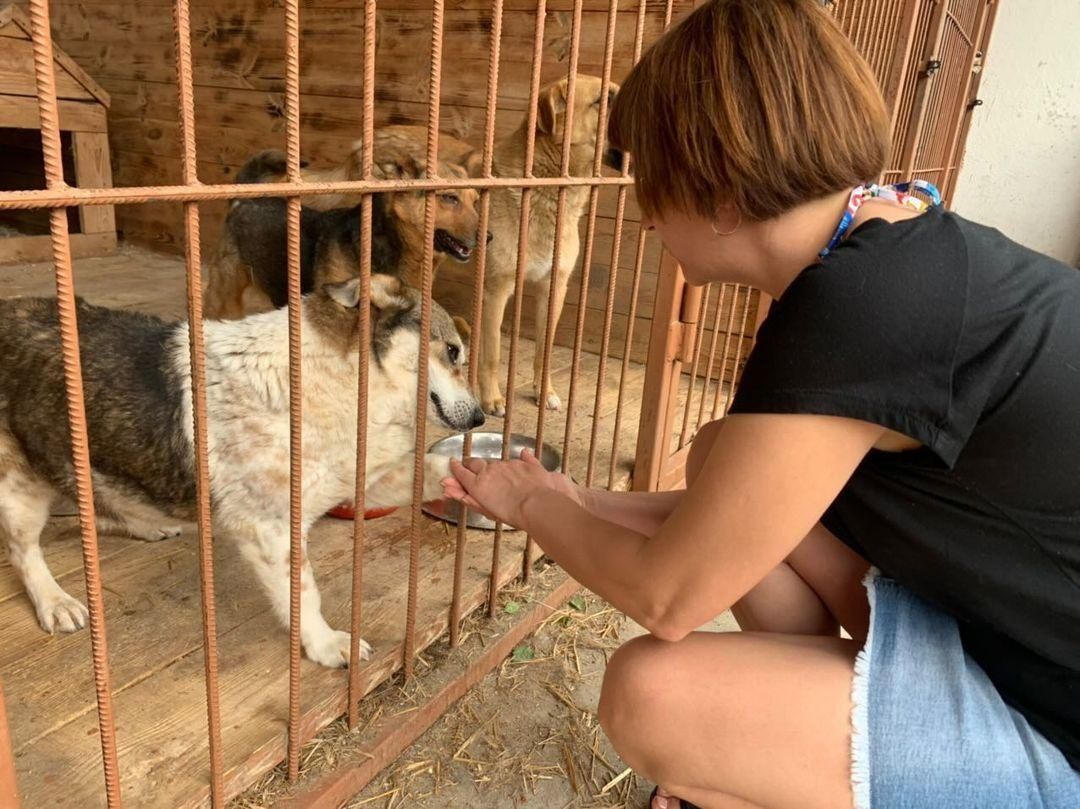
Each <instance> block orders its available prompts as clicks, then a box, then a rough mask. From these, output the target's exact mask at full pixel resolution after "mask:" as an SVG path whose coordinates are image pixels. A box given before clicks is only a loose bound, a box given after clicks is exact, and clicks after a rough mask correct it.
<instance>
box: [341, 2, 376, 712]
mask: <svg viewBox="0 0 1080 809" xmlns="http://www.w3.org/2000/svg"><path fill="white" fill-rule="evenodd" d="M375 2H376V0H366V2H365V3H364V111H363V115H364V131H363V138H364V145H363V147H362V148H361V150H360V174H361V176H362V177H363V178H364V179H365V180H368V179H370V178H371V172H372V167H373V164H374V162H375V161H374V151H375V143H374V141H375V31H376V16H375V10H376V5H375ZM371 205H372V199H371V195H370V194H365V195H364V197H363V199H362V200H361V202H360V299H359V301H358V302H357V331H358V332H359V336H360V347H359V350H360V358H359V363H358V371H359V373H358V375H357V380H356V388H357V390H356V486H355V490H354V493H353V509H354V513H353V568H352V587H351V608H352V609H351V613H350V616H349V631H350V636H349V639H350V644H349V686H348V691H349V693H348V702H349V705H348V711H347V715H348V723H349V729H350V730H355V729H356V727H357V724H358V723H359V721H360V699H361V697H362V696H363V695H362V694H361V693H360V625H361V617H362V606H363V592H362V586H363V580H364V540H365V525H364V503H365V499H366V498H365V496H364V495H365V491H364V490H365V489H366V484H367V427H368V418H367V412H368V369H369V367H370V366H369V364H368V363H369V361H370V356H371V238H372V233H371V223H372V214H371Z"/></svg>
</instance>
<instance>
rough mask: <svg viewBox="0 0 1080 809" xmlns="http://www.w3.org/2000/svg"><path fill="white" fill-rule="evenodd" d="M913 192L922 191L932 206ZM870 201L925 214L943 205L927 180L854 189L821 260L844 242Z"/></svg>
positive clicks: (819, 254)
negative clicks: (887, 203)
mask: <svg viewBox="0 0 1080 809" xmlns="http://www.w3.org/2000/svg"><path fill="white" fill-rule="evenodd" d="M912 190H915V191H921V192H922V193H923V194H925V195H926V196H928V197H930V205H927V204H926V203H925V202H923V201H922V200H921V199H919V198H918V197H916V196H915V195H914V194H913V193H912ZM868 199H884V200H888V201H889V202H895V203H897V204H898V205H903V206H904V207H905V208H910V209H911V210H913V211H917V212H919V213H923V212H924V211H926V210H927V209H928V208H930V207H931V206H934V207H936V206H938V205H940V204H941V193H940V192H939V191H938V190H937V187H936V186H935V185H934V184H933V183H928V182H927V181H926V180H912V181H910V182H906V183H896V184H895V185H878V184H877V183H871V184H870V185H860V186H857V187H856V188H854V189H852V191H851V196H850V197H848V204H847V208H845V209H844V215H843V216H841V217H840V224H838V225H837V226H836V232H835V233H833V237H832V238H831V239H829V243H828V244H827V245H825V247H824V248H823V249H822V251H821V252H820V253H818V257H819V258H825V256H827V255H829V253H831V252H832V251H833V250H835V249H836V248H837V246H838V245H839V244H840V242H842V241H843V240H844V236H845V235H846V234H847V232H848V230H849V229H850V228H851V223H852V222H853V221H855V214H856V213H858V211H859V208H861V207H862V204H863V203H864V202H865V201H866V200H868Z"/></svg>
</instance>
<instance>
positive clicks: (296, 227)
mask: <svg viewBox="0 0 1080 809" xmlns="http://www.w3.org/2000/svg"><path fill="white" fill-rule="evenodd" d="M285 165H286V179H287V180H288V181H289V182H292V183H298V182H300V3H299V0H286V1H285ZM286 215H287V220H286V221H287V231H286V232H287V237H286V240H287V249H288V278H289V742H288V750H287V758H288V774H289V780H290V781H295V780H296V779H297V778H298V777H299V775H300V746H301V745H302V744H303V739H301V738H300V622H301V620H302V616H301V614H300V598H301V571H302V568H303V564H304V532H303V528H304V527H303V507H304V499H303V482H302V475H303V436H302V429H303V418H304V417H303V406H302V401H303V380H302V373H301V361H302V357H303V344H302V342H301V331H300V329H301V323H302V321H303V314H302V312H301V298H300V293H301V289H300V197H298V196H289V197H288V199H287V201H286Z"/></svg>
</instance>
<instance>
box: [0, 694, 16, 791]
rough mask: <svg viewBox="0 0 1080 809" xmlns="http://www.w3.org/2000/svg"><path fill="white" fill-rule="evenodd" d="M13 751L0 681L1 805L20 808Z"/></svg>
mask: <svg viewBox="0 0 1080 809" xmlns="http://www.w3.org/2000/svg"><path fill="white" fill-rule="evenodd" d="M12 751H13V745H12V744H11V732H10V731H9V730H8V721H7V708H6V707H5V706H4V685H3V683H0V806H3V807H6V809H19V789H18V786H19V784H18V782H17V781H16V780H15V756H14V753H13V752H12Z"/></svg>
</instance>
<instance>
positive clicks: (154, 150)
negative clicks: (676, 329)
mask: <svg viewBox="0 0 1080 809" xmlns="http://www.w3.org/2000/svg"><path fill="white" fill-rule="evenodd" d="M20 2H22V0H20ZM645 2H646V3H647V6H646V15H647V18H646V26H645V42H646V45H647V44H648V43H649V42H651V41H652V40H654V39H655V38H656V37H657V36H658V34H659V33H660V31H661V29H662V26H663V18H664V3H663V2H660V1H659V0H645ZM50 5H51V9H52V12H51V13H52V24H53V31H54V36H55V37H56V40H57V42H58V43H59V44H60V45H61V46H62V47H63V48H64V49H65V50H66V51H67V52H68V53H69V54H70V55H71V56H72V57H73V58H74V59H75V60H76V61H77V62H78V63H79V64H80V65H81V66H82V67H83V68H85V69H86V70H87V71H88V72H89V73H90V74H91V75H92V76H93V77H94V79H95V80H97V81H98V82H99V83H100V84H101V85H102V86H103V87H104V88H105V89H106V90H107V91H108V92H109V93H110V94H111V95H112V100H113V103H112V108H111V110H110V111H109V133H110V139H111V145H112V160H113V177H114V182H115V184H116V185H118V186H125V185H126V186H130V185H154V184H164V183H178V182H180V159H179V155H180V152H181V144H180V131H179V125H178V112H177V91H176V69H175V55H174V34H173V20H172V3H171V2H170V0H110V1H108V2H106V1H104V0H52V2H51V4H50ZM607 7H608V2H607V0H585V2H584V13H583V18H582V29H581V49H580V67H579V69H580V70H581V72H586V73H595V74H599V73H600V71H601V66H602V58H603V46H604V36H605V28H606V24H607ZM689 7H690V2H689V0H677V2H675V4H674V9H675V13H676V15H679V14H680V13H682V12H684V11H685V10H686V9H688V8H689ZM572 8H573V3H572V0H549V2H548V3H547V9H548V11H547V16H546V19H545V37H544V48H543V63H542V80H543V81H544V82H547V81H551V80H554V79H556V78H559V77H560V76H563V75H565V74H566V70H567V65H568V57H569V50H570V24H571V11H572ZM504 9H505V11H504V21H503V37H502V58H501V64H500V78H499V95H498V116H497V121H496V128H497V135H499V134H503V133H506V132H508V131H512V130H513V129H514V128H515V127H516V126H517V125H518V123H519V122H520V120H521V118H522V116H523V115H524V113H525V107H526V104H527V102H528V94H529V92H528V91H529V79H530V71H531V70H532V37H533V30H534V26H535V2H534V0H505V2H504ZM637 11H638V3H637V0H621V2H620V3H619V12H618V18H617V23H616V46H615V52H614V53H615V59H614V68H613V78H614V79H615V80H616V81H617V80H619V79H621V77H622V76H624V75H625V74H626V72H627V71H628V70H629V68H630V66H631V60H632V55H633V38H634V29H635V25H636V17H637ZM191 17H192V19H191V29H192V34H193V40H194V41H193V50H194V54H193V55H194V65H195V85H196V87H195V114H196V132H197V136H198V156H199V162H198V167H199V177H200V179H201V180H202V181H203V182H222V181H228V180H229V179H230V178H231V177H232V176H233V174H234V173H235V171H236V170H237V168H238V167H239V166H240V165H241V164H242V163H243V162H244V161H245V160H246V159H247V157H249V156H250V155H251V154H252V153H253V152H255V151H257V150H259V149H263V148H268V147H279V148H284V138H285V120H284V117H283V115H284V112H283V110H284V72H285V65H284V53H283V44H284V11H283V9H282V8H281V6H280V3H278V2H275V0H193V2H192V11H191ZM300 24H301V70H300V74H301V80H300V85H301V93H302V96H301V101H300V107H301V117H302V129H301V150H302V152H303V155H304V157H305V159H307V160H309V161H310V162H311V164H312V165H315V166H326V165H332V164H334V163H336V162H338V161H340V159H341V158H342V157H343V155H344V154H345V153H346V151H347V150H348V147H349V144H350V143H351V142H352V141H353V140H354V139H355V138H356V137H358V136H359V134H360V131H361V125H362V120H361V118H362V109H361V107H362V102H361V95H362V90H363V87H362V75H361V74H362V58H363V36H364V30H363V29H364V26H363V2H362V0H310V2H305V1H304V0H302V2H301V9H300ZM490 24H491V4H490V2H489V0H447V3H446V13H445V38H444V49H443V54H444V57H443V58H444V61H443V82H442V97H441V98H442V118H441V120H442V126H441V128H442V130H443V131H445V132H449V133H451V134H453V135H456V136H457V137H460V138H462V139H464V140H467V141H471V142H475V143H479V141H480V140H481V138H482V135H483V121H484V102H485V98H486V83H487V58H488V57H487V48H488V38H489V36H490ZM430 28H431V4H430V2H429V0H383V2H380V3H379V6H378V31H377V42H378V45H377V53H376V65H377V68H376V82H377V83H376V88H375V97H376V124H377V125H380V124H388V123H416V124H423V123H426V120H427V119H426V115H427V108H426V99H427V91H428V69H429V68H428V54H429V52H430V42H431V39H430V37H431V32H430ZM630 196H631V201H630V204H629V205H628V208H627V210H628V214H629V216H628V223H627V224H628V226H627V227H626V228H625V230H624V240H623V246H622V255H621V258H620V261H619V265H620V270H621V272H620V278H619V280H618V294H617V295H616V312H615V320H614V330H613V340H612V346H613V354H614V355H616V356H621V345H622V339H623V335H624V334H625V328H626V324H627V313H628V308H629V298H630V292H629V290H630V281H631V278H630V275H631V272H630V270H631V268H632V266H633V260H634V253H635V249H636V239H637V231H638V229H637V227H636V226H635V225H634V221H636V217H637V211H636V208H635V206H634V205H633V201H632V196H633V195H632V194H631V195H630ZM614 209H615V192H614V190H613V189H612V190H605V191H604V193H603V194H602V197H601V220H600V223H599V227H598V238H597V244H596V250H595V253H594V261H593V267H592V280H591V283H590V291H589V295H588V302H587V306H588V313H587V317H588V324H589V326H588V329H587V331H588V333H589V335H590V340H589V345H590V347H591V348H592V350H595V349H596V347H597V346H598V345H599V337H600V335H599V332H600V324H601V322H602V318H603V307H604V300H605V295H606V287H607V282H608V277H609V276H608V266H607V265H608V263H609V261H610V254H611V243H612V233H613V222H612V220H611V217H612V215H613V213H614ZM223 215H224V205H223V204H221V203H207V204H205V205H204V206H203V231H202V232H203V249H204V255H207V256H208V255H209V253H208V251H209V250H210V249H211V245H212V244H213V243H214V242H215V240H216V238H217V235H218V232H219V229H220V224H221V221H222V218H223ZM117 222H118V228H119V230H120V231H121V233H122V236H123V237H124V238H126V239H129V240H133V241H139V242H142V243H148V244H150V245H152V246H156V247H158V248H161V249H164V250H170V251H180V250H182V246H183V245H182V227H181V222H182V212H181V208H180V206H179V205H174V204H152V205H143V206H125V207H119V208H117ZM658 258H659V246H658V244H656V243H654V242H652V241H651V240H650V243H649V246H648V249H647V250H646V265H645V266H646V274H645V275H644V277H643V278H642V283H641V300H640V305H639V312H640V313H641V316H639V317H638V322H637V324H636V325H635V334H634V346H635V350H634V356H635V358H638V359H641V358H643V357H644V349H645V345H646V340H647V336H648V326H649V323H648V315H649V313H651V310H652V297H653V289H654V286H655V279H656V268H657V264H658ZM468 280H469V279H460V278H459V279H458V285H457V286H456V287H455V286H454V284H453V282H452V281H449V280H448V281H446V282H444V283H443V284H442V285H441V286H440V288H439V289H437V296H438V297H440V299H444V298H448V300H447V303H448V305H454V303H453V302H454V301H456V300H459V299H465V300H467V298H468V296H466V295H464V294H462V290H461V282H462V281H464V282H466V283H467V282H468ZM578 283H579V280H578V278H577V277H575V279H574V280H572V281H571V292H570V294H569V305H568V306H567V308H566V310H565V312H564V315H563V319H562V322H561V326H560V329H559V332H558V335H557V339H558V340H559V341H560V342H562V343H566V342H567V341H568V339H569V338H570V336H571V335H572V332H573V325H574V322H575V318H576V313H577V310H576V307H577V305H578V299H579V298H580V295H579V291H578ZM455 308H460V307H455ZM532 309H533V306H532V302H531V301H528V300H527V301H526V302H525V311H526V322H527V323H531V312H532ZM529 333H531V329H530V330H529V331H527V332H526V334H529Z"/></svg>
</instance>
